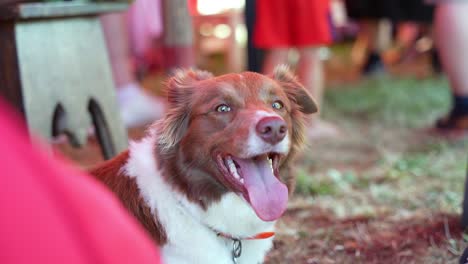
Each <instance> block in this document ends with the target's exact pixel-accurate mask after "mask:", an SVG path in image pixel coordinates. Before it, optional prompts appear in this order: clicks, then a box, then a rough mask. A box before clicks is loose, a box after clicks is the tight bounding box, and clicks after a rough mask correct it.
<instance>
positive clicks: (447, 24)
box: [435, 1, 468, 130]
mask: <svg viewBox="0 0 468 264" xmlns="http://www.w3.org/2000/svg"><path fill="white" fill-rule="evenodd" d="M467 14H468V2H461V1H457V2H442V3H441V4H439V5H438V6H437V9H436V14H435V35H436V44H437V47H438V49H439V54H440V59H441V62H442V65H443V68H444V70H445V72H446V74H447V76H448V79H449V81H450V86H451V89H452V94H453V108H452V110H451V112H450V114H449V116H448V118H447V119H445V120H441V121H439V122H438V124H437V125H438V127H439V128H444V129H467V130H468V74H466V69H468V59H467V57H466V56H465V55H464V53H465V50H466V46H467V45H468V27H466V25H467V24H468V16H467Z"/></svg>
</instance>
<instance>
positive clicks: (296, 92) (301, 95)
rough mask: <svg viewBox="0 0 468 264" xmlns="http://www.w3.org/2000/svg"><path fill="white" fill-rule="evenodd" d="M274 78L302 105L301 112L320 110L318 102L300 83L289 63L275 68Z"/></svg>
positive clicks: (310, 112)
mask: <svg viewBox="0 0 468 264" xmlns="http://www.w3.org/2000/svg"><path fill="white" fill-rule="evenodd" d="M272 78H273V79H274V80H276V81H277V82H279V83H280V85H281V86H282V87H283V89H284V90H285V92H286V94H287V95H288V96H289V97H290V98H291V99H292V100H293V101H294V102H296V103H297V104H298V105H299V106H300V110H301V112H303V113H305V114H313V113H316V112H317V111H318V107H317V104H316V103H315V100H314V98H313V97H312V95H310V93H309V92H308V91H307V90H306V89H305V88H304V86H303V85H302V84H301V83H299V81H298V80H297V78H296V76H294V74H292V73H291V71H290V70H289V67H288V66H287V65H284V64H281V65H278V66H276V67H275V69H274V70H273V76H272Z"/></svg>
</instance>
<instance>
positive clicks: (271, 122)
mask: <svg viewBox="0 0 468 264" xmlns="http://www.w3.org/2000/svg"><path fill="white" fill-rule="evenodd" d="M256 129H257V134H258V135H259V136H260V137H261V138H262V139H263V140H264V141H266V142H268V143H270V144H272V145H274V144H277V143H278V142H280V141H281V140H283V138H284V137H285V136H286V132H287V131H288V128H287V126H286V122H284V120H283V119H281V118H280V117H276V116H271V117H264V118H262V119H260V121H259V122H258V123H257V127H256Z"/></svg>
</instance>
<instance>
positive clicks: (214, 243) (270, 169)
mask: <svg viewBox="0 0 468 264" xmlns="http://www.w3.org/2000/svg"><path fill="white" fill-rule="evenodd" d="M167 88H168V101H169V109H168V112H167V114H166V117H165V118H163V119H162V120H160V121H158V122H157V123H156V124H154V125H153V126H152V127H151V128H150V130H149V133H148V134H149V135H148V136H147V137H146V138H144V139H143V140H141V141H139V142H136V143H132V144H131V146H130V148H129V150H128V151H126V152H124V153H122V154H120V155H119V156H117V157H116V158H114V159H112V160H110V161H108V162H106V163H104V164H102V165H101V166H99V167H97V168H95V169H93V170H92V171H91V173H92V174H93V175H95V176H96V177H97V178H98V179H100V180H101V181H103V182H104V183H105V184H106V185H107V186H108V187H110V188H111V189H112V190H113V191H114V192H115V194H116V195H117V196H118V197H119V198H120V199H121V200H122V202H123V204H124V205H125V206H126V207H127V209H128V210H129V211H130V212H132V213H133V215H134V216H135V217H136V218H137V219H138V220H139V221H140V222H141V224H142V225H143V226H144V227H145V228H146V230H147V231H148V232H149V234H151V236H152V237H153V239H154V240H155V241H156V242H157V244H158V245H159V246H160V247H161V253H162V256H163V260H164V263H168V264H172V263H190V264H193V263H226V264H231V263H233V262H236V263H261V262H263V260H264V258H265V255H266V253H267V251H268V250H269V249H270V248H271V246H272V240H273V238H272V235H273V234H274V224H275V221H276V220H277V219H278V218H279V217H280V216H281V215H282V214H283V213H284V211H285V210H286V204H287V200H288V187H289V192H292V186H293V182H294V181H293V178H292V177H291V176H288V177H284V178H281V177H280V172H283V171H286V169H287V167H288V163H289V162H290V160H291V158H292V155H293V154H294V153H295V152H296V151H297V150H298V148H299V147H300V145H301V144H302V137H303V129H304V128H303V121H304V116H305V115H304V114H311V113H314V112H316V111H317V107H316V104H315V102H314V100H313V99H312V97H311V96H310V95H309V94H308V93H307V92H306V90H305V89H304V87H303V86H302V85H301V84H299V83H298V82H297V80H296V79H295V77H294V76H293V75H292V74H291V73H290V72H289V71H288V69H287V67H285V66H279V67H277V68H276V69H275V71H274V73H273V74H272V76H265V75H261V74H257V73H252V72H244V73H241V74H227V75H223V76H219V77H213V76H212V75H211V74H210V73H208V72H204V71H192V70H188V71H180V72H177V73H176V75H175V77H173V78H172V79H170V80H169V82H168V87H167ZM129 242H130V241H129ZM240 247H241V251H240V250H239V249H240Z"/></svg>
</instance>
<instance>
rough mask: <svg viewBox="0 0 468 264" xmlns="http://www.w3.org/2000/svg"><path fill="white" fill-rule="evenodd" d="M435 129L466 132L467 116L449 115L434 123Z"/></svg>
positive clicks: (467, 128) (467, 127)
mask: <svg viewBox="0 0 468 264" xmlns="http://www.w3.org/2000/svg"><path fill="white" fill-rule="evenodd" d="M436 128H437V129H439V130H453V131H454V130H460V131H463V130H466V131H468V115H460V116H455V115H449V116H447V117H445V118H441V119H439V120H437V122H436Z"/></svg>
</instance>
